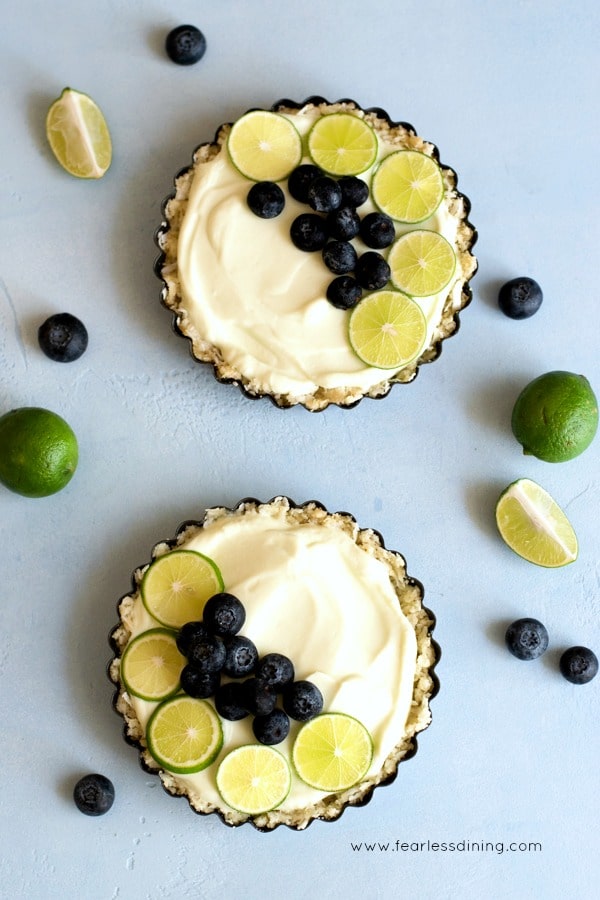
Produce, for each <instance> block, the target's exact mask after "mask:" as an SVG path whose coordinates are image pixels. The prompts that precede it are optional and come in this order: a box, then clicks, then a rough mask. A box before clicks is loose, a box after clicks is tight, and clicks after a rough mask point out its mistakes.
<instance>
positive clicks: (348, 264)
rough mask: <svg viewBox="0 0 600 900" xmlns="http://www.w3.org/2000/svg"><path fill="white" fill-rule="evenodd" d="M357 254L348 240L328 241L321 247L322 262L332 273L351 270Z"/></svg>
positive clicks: (343, 273) (339, 273) (340, 273)
mask: <svg viewBox="0 0 600 900" xmlns="http://www.w3.org/2000/svg"><path fill="white" fill-rule="evenodd" d="M357 259H358V256H357V254H356V250H355V249H354V247H353V246H352V244H350V243H348V241H330V242H329V243H328V244H325V246H324V247H323V262H324V263H325V265H326V266H327V268H328V269H329V271H330V272H333V274H334V275H346V274H347V273H348V272H352V270H353V269H354V266H355V265H356V260H357Z"/></svg>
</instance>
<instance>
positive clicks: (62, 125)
mask: <svg viewBox="0 0 600 900" xmlns="http://www.w3.org/2000/svg"><path fill="white" fill-rule="evenodd" d="M46 137H47V138H48V142H49V144H50V147H51V149H52V152H53V153H54V155H55V157H56V158H57V160H58V162H59V163H60V164H61V166H62V167H63V169H66V171H67V172H69V174H71V175H75V176H76V177H77V178H102V176H103V175H104V174H105V172H106V170H107V169H108V167H109V166H110V163H111V160H112V143H111V139H110V132H109V130H108V126H107V124H106V120H105V118H104V116H103V114H102V112H101V110H100V109H99V107H98V106H97V105H96V103H94V101H93V100H92V98H91V97H88V95H87V94H82V93H81V92H80V91H75V90H73V88H65V89H64V91H63V92H62V94H61V95H60V97H59V98H58V100H55V101H54V103H53V104H52V105H51V107H50V109H49V110H48V114H47V116H46Z"/></svg>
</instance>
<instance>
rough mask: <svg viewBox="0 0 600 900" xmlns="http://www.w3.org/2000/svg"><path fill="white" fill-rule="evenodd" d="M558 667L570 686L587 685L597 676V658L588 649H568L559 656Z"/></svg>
mask: <svg viewBox="0 0 600 900" xmlns="http://www.w3.org/2000/svg"><path fill="white" fill-rule="evenodd" d="M559 666H560V671H561V673H562V675H564V677H565V678H566V679H567V681H570V682H571V684H587V683H588V681H591V680H592V678H595V677H596V675H597V674H598V658H597V656H596V654H595V653H594V651H593V650H590V649H589V647H569V649H568V650H565V652H564V653H563V655H562V656H561V658H560V662H559Z"/></svg>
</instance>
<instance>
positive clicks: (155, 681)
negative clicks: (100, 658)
mask: <svg viewBox="0 0 600 900" xmlns="http://www.w3.org/2000/svg"><path fill="white" fill-rule="evenodd" d="M185 663H186V660H185V658H184V657H183V656H182V655H181V653H180V652H179V650H178V649H177V644H176V641H175V632H173V631H168V630H167V629H166V628H151V629H150V630H149V631H144V632H142V634H139V635H138V636H137V637H135V638H134V639H133V640H132V641H131V642H130V643H129V644H128V645H127V647H126V648H125V652H124V653H123V656H122V659H121V678H122V679H123V684H124V685H125V687H126V689H127V690H128V691H129V693H130V694H133V695H134V696H136V697H141V698H142V700H150V701H158V700H165V699H166V698H167V697H170V696H172V695H173V694H175V693H177V691H178V690H179V679H180V675H181V670H182V669H183V667H184V665H185Z"/></svg>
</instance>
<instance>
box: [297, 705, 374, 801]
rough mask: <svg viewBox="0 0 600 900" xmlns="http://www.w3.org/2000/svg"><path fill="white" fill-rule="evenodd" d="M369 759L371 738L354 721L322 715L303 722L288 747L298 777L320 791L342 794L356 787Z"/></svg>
mask: <svg viewBox="0 0 600 900" xmlns="http://www.w3.org/2000/svg"><path fill="white" fill-rule="evenodd" d="M372 758H373V741H372V739H371V735H370V734H369V732H368V731H367V729H366V728H365V726H364V725H363V724H362V722H359V721H358V719H354V718H353V717H352V716H348V715H346V714H344V713H324V714H323V715H320V716H316V717H315V718H314V719H311V721H310V722H307V723H306V725H303V727H302V728H301V729H300V731H299V732H298V736H297V738H296V740H295V742H294V746H293V748H292V762H293V764H294V768H295V769H296V772H297V774H298V776H299V777H300V778H301V779H302V781H304V782H305V783H306V784H308V785H310V787H314V788H317V790H320V791H328V792H329V793H332V792H333V791H344V790H346V789H347V788H350V787H352V786H353V785H355V784H357V783H358V782H359V781H360V780H361V779H362V778H364V776H365V775H366V773H367V772H368V770H369V766H370V765H371V760H372Z"/></svg>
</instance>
